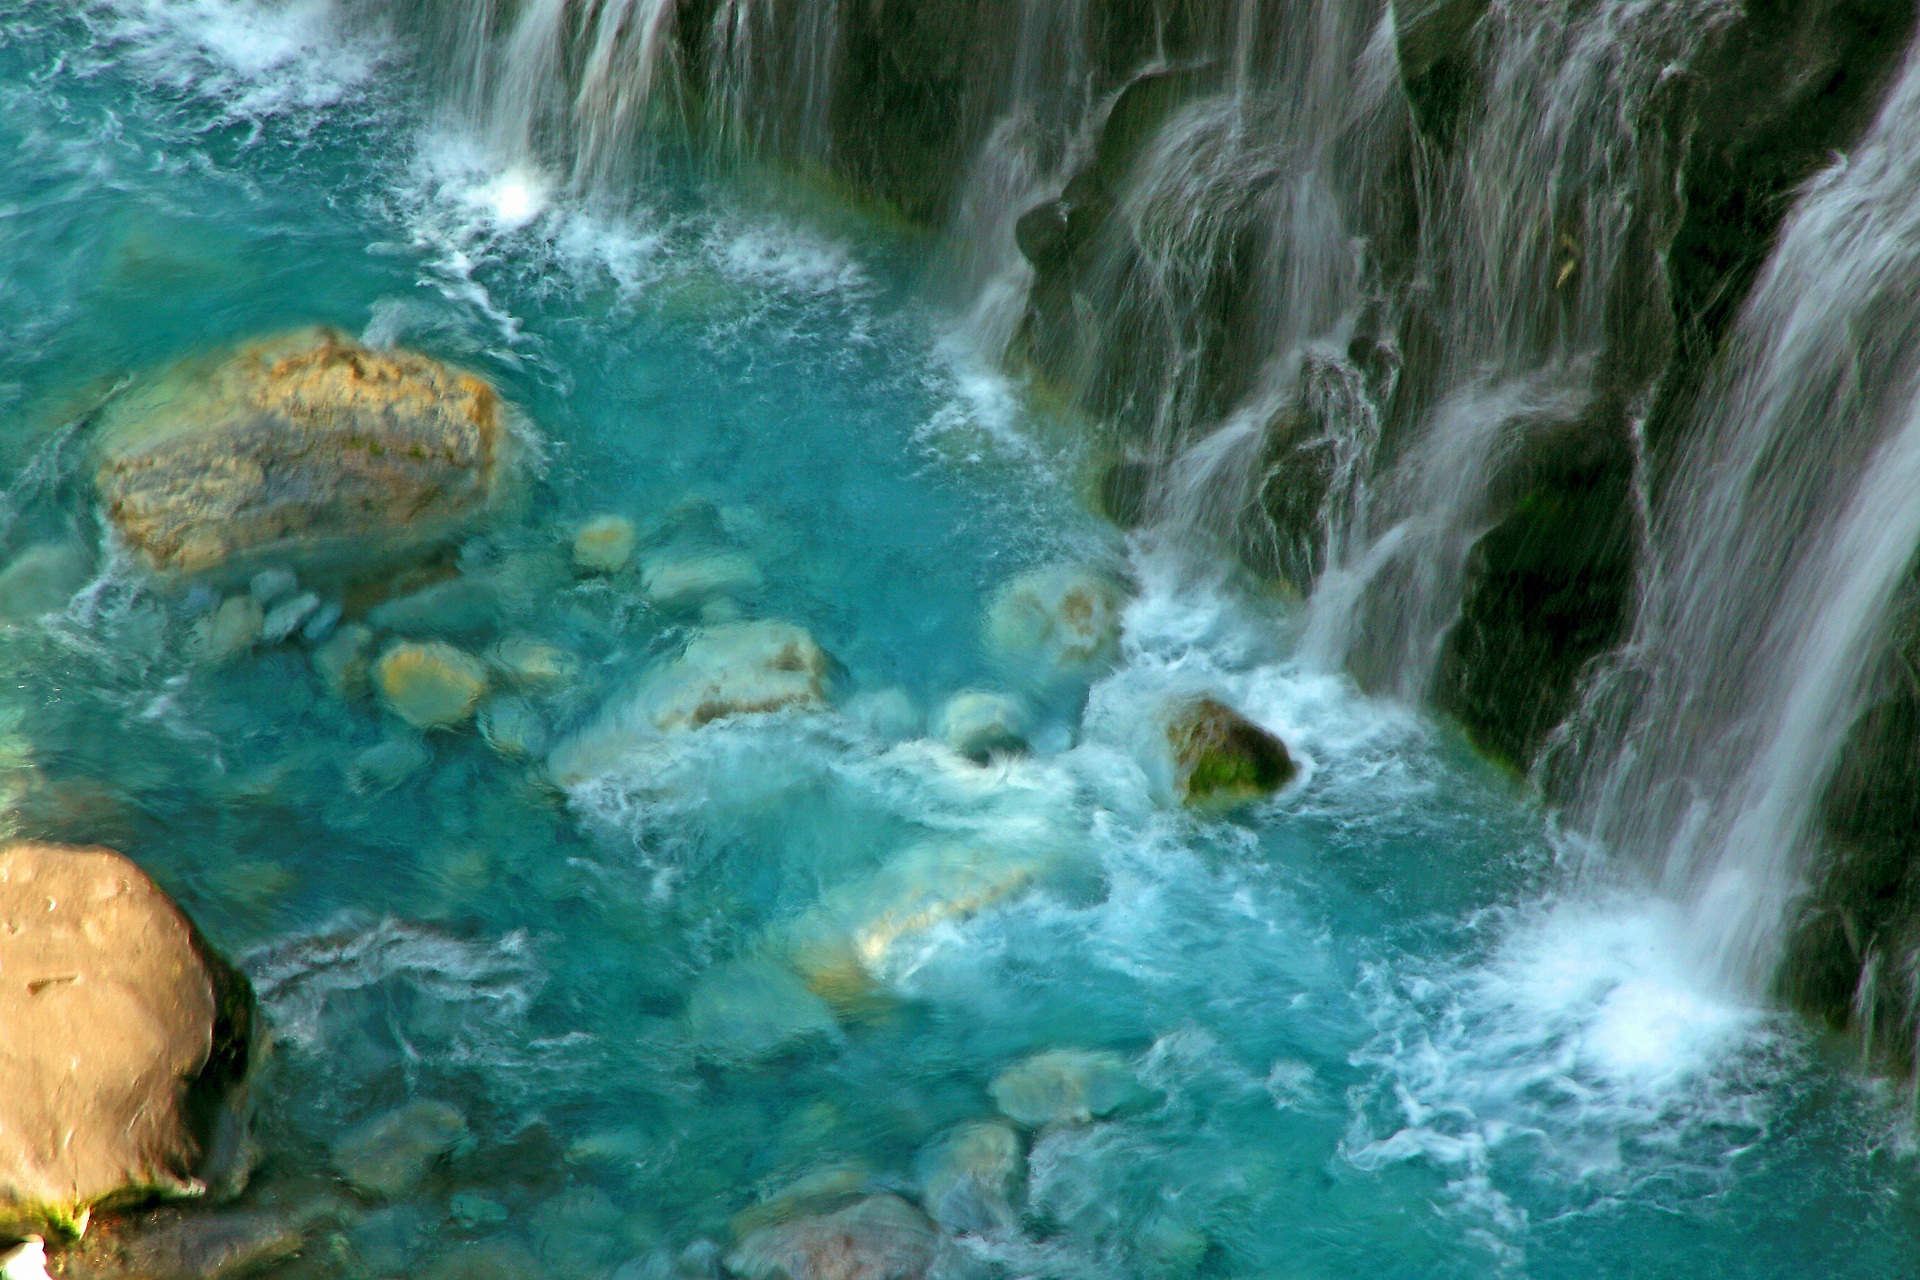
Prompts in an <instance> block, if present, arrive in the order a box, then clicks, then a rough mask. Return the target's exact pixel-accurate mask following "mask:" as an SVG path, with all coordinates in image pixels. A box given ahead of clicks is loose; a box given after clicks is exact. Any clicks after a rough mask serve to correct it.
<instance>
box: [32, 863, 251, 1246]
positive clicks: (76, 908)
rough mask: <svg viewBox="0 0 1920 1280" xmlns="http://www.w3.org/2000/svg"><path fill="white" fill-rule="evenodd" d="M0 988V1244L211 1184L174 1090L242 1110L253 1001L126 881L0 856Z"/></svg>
mask: <svg viewBox="0 0 1920 1280" xmlns="http://www.w3.org/2000/svg"><path fill="white" fill-rule="evenodd" d="M0 975H4V976H5V980H4V981H0V1081H4V1082H5V1085H4V1087H3V1088H0V1238H13V1239H18V1238H21V1237H22V1236H25V1235H27V1234H29V1233H32V1232H46V1231H48V1230H57V1231H63V1232H71V1231H77V1230H78V1229H80V1227H82V1226H83V1225H84V1224H85V1222H86V1220H87V1217H88V1215H89V1214H90V1212H91V1211H92V1210H94V1209H96V1208H99V1207H103V1206H112V1205H117V1204H122V1203H128V1202H132V1201H137V1200H140V1199H144V1198H147V1197H150V1196H154V1195H194V1194H197V1193H198V1192H199V1191H200V1190H201V1189H202V1188H201V1187H200V1185H199V1184H198V1183H197V1182H196V1179H197V1178H216V1179H219V1180H224V1175H222V1174H220V1173H219V1171H216V1170H214V1169H211V1168H208V1167H205V1166H204V1164H203V1162H204V1161H205V1160H206V1158H207V1153H209V1152H211V1151H213V1150H214V1148H215V1147H216V1144H214V1143H213V1142H212V1137H213V1132H214V1129H215V1127H216V1126H217V1125H218V1124H219V1123H220V1121H219V1120H218V1119H217V1112H216V1111H215V1109H211V1108H207V1107H205V1106H198V1107H194V1108H189V1107H188V1106H187V1105H186V1103H187V1097H188V1090H189V1088H196V1089H197V1092H198V1093H199V1095H200V1099H201V1101H202V1102H204V1101H205V1100H207V1099H219V1098H222V1097H223V1096H225V1097H229V1098H237V1097H241V1096H243V1095H244V1089H245V1072H246V1064H247V1058H248V1048H249V1045H250V1043H251V1036H252V1018H253V995H252V992H251V990H250V989H249V988H248V986H247V983H246V979H245V978H244V977H242V976H240V974H239V973H238V972H236V971H235V970H233V969H232V968H231V967H229V966H228V965H226V964H225V963H224V962H223V961H221V960H220V959H219V958H218V957H217V956H214V955H213V954H212V953H211V952H209V951H207V950H206V949H205V947H204V945H203V944H202V943H201V941H200V939H199V938H198V936H197V935H196V934H195V932H194V929H193V926H192V925H191V924H190V923H189V922H188V921H187V918H186V917H185V916H184V915H183V914H181V912H180V909H179V908H178V907H176V906H175V905H174V904H173V903H172V902H171V901H170V900H169V899H168V898H167V896H166V895H165V894H164V893H162V892H161V891H160V889H159V888H158V887H157V886H156V885H155V884H154V883H153V881H151V880H149V879H148V878H147V876H146V875H145V874H144V873H143V872H142V871H141V870H140V869H139V868H138V867H137V866H135V865H134V864H133V863H132V862H131V861H129V860H128V859H126V858H124V857H122V856H121V855H119V854H117V853H114V852H113V851H111V850H108V849H99V848H80V847H74V846H67V845H50V844H32V843H23V844H13V845H9V846H7V847H5V848H0ZM238 1114H244V1112H241V1113H238Z"/></svg>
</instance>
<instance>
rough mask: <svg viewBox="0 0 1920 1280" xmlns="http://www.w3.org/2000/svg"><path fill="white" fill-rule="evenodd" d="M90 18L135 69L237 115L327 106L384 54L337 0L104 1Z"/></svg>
mask: <svg viewBox="0 0 1920 1280" xmlns="http://www.w3.org/2000/svg"><path fill="white" fill-rule="evenodd" d="M91 15H92V16H94V17H96V18H97V19H99V20H101V27H100V29H101V32H102V34H103V35H105V36H106V37H107V38H108V39H110V40H112V41H115V42H117V43H120V44H123V45H124V46H125V51H126V57H127V60H128V61H129V62H130V63H131V65H133V66H134V67H136V68H137V69H139V70H140V71H141V72H143V73H144V74H146V75H147V76H149V77H151V78H152V79H154V80H156V81H158V82H160V83H162V84H165V85H168V86H169V87H172V88H174V89H178V90H181V91H183V92H192V93H196V94H200V95H202V96H205V97H209V98H214V99H217V100H218V101H219V102H220V103H221V104H222V105H223V106H224V107H225V109H226V111H227V113H228V114H229V115H231V116H234V117H239V118H245V119H259V118H261V117H265V116H270V115H277V114H281V113H284V112H287V111H312V110H316V109H320V108H324V107H328V106H332V105H333V104H335V103H338V102H340V101H342V100H344V99H346V98H348V97H350V96H352V95H353V94H355V93H357V92H359V91H360V90H361V88H362V87H363V86H365V85H366V84H367V83H368V81H369V80H370V78H371V77H372V76H373V74H374V72H375V71H376V70H377V69H378V68H379V67H380V65H381V64H382V63H383V62H385V61H386V60H387V59H388V58H389V56H390V55H391V52H392V50H391V47H390V45H389V44H388V43H387V41H386V40H385V39H384V38H383V36H382V34H381V33H380V32H379V31H377V30H372V29H368V28H365V27H360V28H356V27H354V26H353V25H352V24H350V23H349V22H348V21H347V16H346V14H345V13H344V11H343V10H342V7H341V6H340V5H339V4H337V3H335V0H283V2H282V3H278V4H265V3H257V2H255V0H107V2H106V3H99V4H95V5H93V6H91Z"/></svg>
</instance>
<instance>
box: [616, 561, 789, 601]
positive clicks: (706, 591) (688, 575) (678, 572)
mask: <svg viewBox="0 0 1920 1280" xmlns="http://www.w3.org/2000/svg"><path fill="white" fill-rule="evenodd" d="M640 585H641V587H642V588H643V589H645V591H646V593H647V598H648V599H649V600H651V601H652V602H653V605H654V607H655V608H657V609H660V610H663V611H665V612H668V613H675V612H682V611H686V610H691V609H698V608H700V607H701V606H702V605H703V604H706V603H707V602H708V601H711V600H713V599H715V598H716V597H726V598H729V599H733V600H746V599H751V598H752V597H753V596H755V595H758V594H759V592H760V589H761V588H762V587H764V586H765V585H766V580H765V579H764V578H762V577H761V576H760V567H759V566H758V565H756V564H754V562H753V561H751V560H749V559H748V558H747V557H746V556H744V555H741V554H740V553H739V552H738V551H725V550H719V549H709V548H702V549H698V550H692V549H683V548H676V549H671V550H666V551H659V552H655V553H654V554H652V555H650V556H648V557H647V558H646V559H645V560H643V561H642V562H641V565H640Z"/></svg>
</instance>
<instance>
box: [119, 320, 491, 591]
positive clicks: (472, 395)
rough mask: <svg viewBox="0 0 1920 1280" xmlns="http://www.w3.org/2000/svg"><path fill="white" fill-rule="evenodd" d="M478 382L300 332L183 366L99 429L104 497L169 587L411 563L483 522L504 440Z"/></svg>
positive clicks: (413, 358)
mask: <svg viewBox="0 0 1920 1280" xmlns="http://www.w3.org/2000/svg"><path fill="white" fill-rule="evenodd" d="M505 416H506V415H505V412H504V410H503V408H502V406H501V403H500V400H499V397H498V395H497V394H496V393H495V392H494V390H493V388H492V386H491V385H489V384H488V383H487V382H486V381H485V380H484V379H482V378H479V377H477V376H475V375H473V374H470V373H462V372H459V371H457V370H454V369H450V368H448V367H447V366H445V365H442V364H440V363H438V362H437V361H434V360H431V359H429V358H427V357H426V356H423V355H420V354H418V353H416V352H411V351H404V350H390V351H374V350H371V349H369V348H367V347H363V346H361V345H359V344H358V343H356V342H354V341H352V340H351V339H349V338H347V337H345V336H344V335H342V334H339V333H336V332H334V331H333V330H331V329H306V330H301V331H298V332H295V333H291V334H284V335H281V336H279V337H274V338H268V339H265V340H262V341H257V342H251V343H246V344H244V345H241V346H239V347H236V348H231V349H229V350H227V351H225V352H222V353H216V354H215V355H212V356H207V357H202V358H199V359H193V360H187V361H183V362H182V363H180V364H178V365H175V366H174V367H172V368H170V369H168V370H166V371H164V372H162V373H161V374H159V375H158V376H155V377H153V378H150V379H146V380H144V381H143V382H141V383H139V384H136V385H135V386H134V387H133V388H132V389H131V390H129V391H128V392H127V393H126V394H124V395H122V396H120V397H118V398H117V399H115V400H114V401H113V402H112V403H111V404H110V405H109V406H108V408H107V409H106V411H105V413H104V414H103V417H102V421H101V429H100V436H99V442H98V449H99V452H98V455H97V464H96V468H95V472H94V482H95V487H96V489H97V490H98V493H99V496H100V499H101V503H102V505H103V506H104V508H105V510H106V514H107V518H108V519H109V520H110V521H111V522H112V524H113V527H114V530H115V531H116V532H117V533H118V535H119V537H120V539H121V540H122V541H123V542H124V543H125V544H126V545H127V546H129V547H130V548H132V549H133V550H134V551H135V552H137V553H138V554H139V555H140V557H141V558H142V559H144V560H145V561H146V562H147V563H148V564H149V565H150V566H151V567H153V568H154V569H157V570H160V571H162V572H167V573H182V574H236V575H237V574H244V573H245V572H246V571H247V570H249V569H251V568H253V567H255V566H257V565H258V564H259V563H260V562H261V561H262V560H272V561H275V562H277V563H280V564H283V565H284V564H291V565H297V566H299V567H300V568H302V569H305V568H309V567H338V566H341V565H358V564H361V563H364V562H367V561H369V560H375V561H377V560H384V559H388V558H391V557H393V556H395V555H400V554H411V553H415V552H418V551H420V550H422V549H425V548H426V547H430V546H433V545H438V544H440V543H443V542H445V541H447V540H449V539H451V538H454V537H456V536H458V535H459V534H461V533H463V532H464V531H466V530H467V529H469V528H470V527H472V526H473V525H474V524H475V523H477V522H478V521H479V520H481V519H482V518H483V517H484V516H485V515H487V514H488V512H489V511H490V509H491V508H492V507H493V505H494V504H495V502H496V499H497V497H498V495H499V492H500V489H501V487H502V483H503V480H504V478H505V475H506V472H507V469H508V458H509V454H510V452H511V448H510V440H511V437H510V435H509V433H508V431H507V429H506V427H505V425H504V419H505Z"/></svg>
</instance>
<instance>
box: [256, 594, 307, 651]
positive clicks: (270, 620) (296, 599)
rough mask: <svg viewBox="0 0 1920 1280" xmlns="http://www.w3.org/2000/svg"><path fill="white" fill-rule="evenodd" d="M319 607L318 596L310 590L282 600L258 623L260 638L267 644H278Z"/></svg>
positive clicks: (298, 627)
mask: <svg viewBox="0 0 1920 1280" xmlns="http://www.w3.org/2000/svg"><path fill="white" fill-rule="evenodd" d="M319 607H320V597H319V596H317V595H315V594H314V593H313V592H311V591H303V592H301V593H300V594H299V595H297V596H292V597H290V598H288V599H285V600H282V601H281V602H280V603H279V604H276V605H274V606H273V608H271V609H269V610H268V611H267V616H266V619H265V620H264V621H263V622H261V624H260V639H261V640H263V641H265V642H266V643H267V644H279V643H280V642H281V641H282V640H285V639H286V638H287V637H288V636H290V635H292V634H293V633H294V632H295V631H297V630H299V629H300V624H301V623H303V622H305V621H306V620H307V619H308V618H309V617H310V616H312V614H313V611H314V610H315V609H318V608H319Z"/></svg>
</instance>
